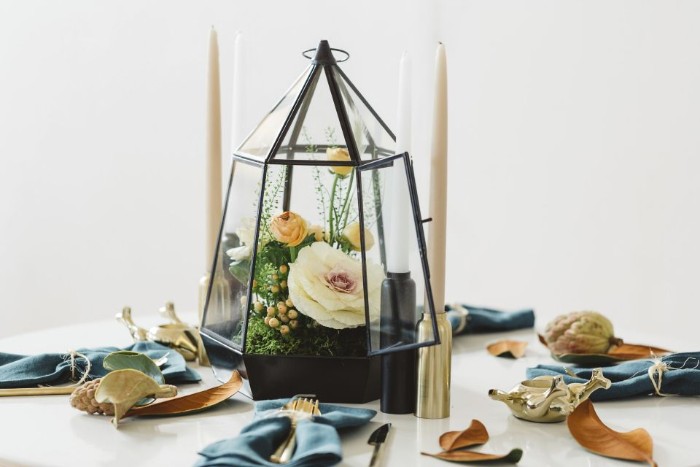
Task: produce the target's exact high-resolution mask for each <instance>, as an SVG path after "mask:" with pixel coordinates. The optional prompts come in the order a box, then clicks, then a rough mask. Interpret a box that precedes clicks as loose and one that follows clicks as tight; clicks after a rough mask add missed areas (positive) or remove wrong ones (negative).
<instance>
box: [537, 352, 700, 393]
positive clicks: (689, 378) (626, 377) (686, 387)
mask: <svg viewBox="0 0 700 467" xmlns="http://www.w3.org/2000/svg"><path fill="white" fill-rule="evenodd" d="M650 369H651V372H650ZM569 371H572V372H573V373H575V374H576V378H574V377H572V376H569V375H568V374H567V373H566V369H565V367H564V366H561V365H537V366H536V367H534V368H528V369H527V378H528V379H532V378H534V377H535V376H541V375H552V376H556V375H562V376H564V381H565V382H566V383H567V384H569V383H584V382H586V381H588V380H589V379H590V378H591V372H592V368H576V367H569ZM603 375H604V376H605V377H606V378H608V379H609V380H610V381H611V382H612V385H611V386H610V389H599V390H597V391H595V392H594V393H592V394H591V400H594V401H605V400H612V399H624V398H627V397H635V396H646V395H648V394H656V393H657V388H658V391H659V392H660V393H662V394H664V395H678V396H697V395H700V352H683V353H674V354H670V355H666V356H664V357H660V358H658V359H648V360H631V361H628V362H623V363H619V364H617V365H615V366H612V367H605V368H603Z"/></svg>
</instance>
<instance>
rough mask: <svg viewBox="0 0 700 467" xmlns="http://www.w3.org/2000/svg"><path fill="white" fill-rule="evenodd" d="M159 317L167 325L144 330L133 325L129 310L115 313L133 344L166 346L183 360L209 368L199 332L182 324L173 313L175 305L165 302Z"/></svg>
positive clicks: (126, 308) (125, 309)
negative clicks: (153, 343) (197, 362)
mask: <svg viewBox="0 0 700 467" xmlns="http://www.w3.org/2000/svg"><path fill="white" fill-rule="evenodd" d="M158 311H159V313H160V315H161V316H163V317H164V318H166V319H167V320H168V321H170V322H169V323H166V324H161V325H159V326H154V327H152V328H151V329H148V330H146V329H145V328H142V327H140V326H138V325H137V324H136V323H134V320H133V319H132V317H131V308H129V307H128V306H127V307H124V309H123V310H122V311H121V313H117V315H116V318H117V321H119V322H120V323H122V324H124V325H125V326H126V327H127V329H128V330H129V333H130V334H131V337H132V338H133V339H134V342H138V341H152V342H157V343H159V344H163V345H167V346H168V347H171V348H173V349H175V350H176V351H177V352H178V353H179V354H181V355H182V356H183V357H184V358H185V360H187V361H194V360H199V364H200V365H203V366H209V365H210V363H209V359H208V358H207V354H206V352H205V350H204V344H203V343H202V337H201V336H200V335H199V330H198V329H197V328H196V327H194V326H190V325H189V324H187V323H185V322H183V321H182V320H181V319H180V318H179V317H178V316H177V314H176V313H175V305H174V304H173V303H172V302H167V303H166V304H165V306H164V307H161V308H160V309H159V310H158Z"/></svg>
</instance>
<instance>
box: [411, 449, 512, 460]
mask: <svg viewBox="0 0 700 467" xmlns="http://www.w3.org/2000/svg"><path fill="white" fill-rule="evenodd" d="M421 454H423V455H424V456H430V457H436V458H438V459H442V460H445V461H450V462H465V463H466V462H492V461H502V462H511V463H513V464H516V463H518V462H519V461H520V458H521V457H523V451H522V449H513V450H511V451H510V452H509V453H508V454H502V455H498V454H487V453H484V452H474V451H464V450H462V451H443V452H439V453H437V454H429V453H427V452H421Z"/></svg>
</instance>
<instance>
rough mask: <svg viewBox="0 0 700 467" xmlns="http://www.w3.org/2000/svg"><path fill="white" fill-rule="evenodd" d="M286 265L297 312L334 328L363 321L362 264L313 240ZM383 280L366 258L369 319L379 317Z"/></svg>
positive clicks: (381, 275)
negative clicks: (294, 259)
mask: <svg viewBox="0 0 700 467" xmlns="http://www.w3.org/2000/svg"><path fill="white" fill-rule="evenodd" d="M289 268H290V269H289V277H288V278H287V284H288V287H289V298H290V299H291V300H292V302H294V307H295V308H296V309H297V310H298V311H299V312H300V313H303V314H305V315H306V316H308V317H310V318H313V319H315V320H316V321H318V323H319V324H321V325H322V326H326V327H329V328H333V329H344V328H355V327H358V326H364V325H365V324H366V323H365V300H364V289H363V286H362V264H361V263H360V261H359V260H356V259H354V258H351V257H350V256H348V255H346V254H345V253H343V252H342V251H340V250H338V249H335V248H333V247H332V246H330V245H329V244H328V243H326V242H316V243H313V244H311V245H309V246H307V247H305V248H302V249H301V251H299V256H297V259H296V261H294V262H293V263H292V264H290V265H289ZM383 279H384V270H383V269H382V267H381V266H379V265H377V264H374V263H370V262H369V261H368V262H367V287H368V301H369V317H370V321H375V320H377V319H378V318H379V303H380V289H381V285H382V280H383Z"/></svg>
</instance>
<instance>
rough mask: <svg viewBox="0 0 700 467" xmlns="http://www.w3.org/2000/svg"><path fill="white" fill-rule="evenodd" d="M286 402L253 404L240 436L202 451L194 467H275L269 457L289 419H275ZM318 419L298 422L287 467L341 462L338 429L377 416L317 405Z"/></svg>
mask: <svg viewBox="0 0 700 467" xmlns="http://www.w3.org/2000/svg"><path fill="white" fill-rule="evenodd" d="M286 402H288V400H287V399H277V400H270V401H261V402H258V403H256V404H255V417H254V419H253V422H252V423H250V424H249V425H247V426H246V427H244V428H243V430H241V433H240V435H238V436H237V437H236V438H232V439H224V440H221V441H217V442H215V443H212V444H210V445H209V446H207V447H205V448H204V449H202V450H201V451H200V452H199V454H200V456H202V457H201V458H200V459H199V461H198V462H197V463H196V464H195V466H196V467H205V466H206V467H213V466H236V467H245V466H260V465H264V466H277V465H278V464H275V463H273V462H270V456H271V455H272V454H273V453H274V452H275V450H277V447H278V446H279V445H280V444H281V443H282V442H283V441H284V440H285V439H286V438H287V435H288V433H289V429H290V427H291V421H290V419H289V417H284V416H283V417H279V416H276V412H277V411H278V410H279V409H280V408H281V407H282V406H283V405H284V404H285V403H286ZM319 409H320V410H321V415H316V416H314V417H313V421H312V420H302V421H300V422H298V423H297V428H296V443H297V446H296V450H295V451H294V455H293V456H292V458H291V460H290V461H289V462H288V463H287V464H285V465H286V466H289V467H311V466H326V465H335V464H337V463H338V462H340V461H341V459H342V458H343V455H342V451H341V448H340V436H339V435H338V431H337V430H338V429H342V428H349V427H356V426H362V425H364V424H366V423H367V422H369V421H370V420H371V419H372V418H373V417H374V416H375V415H376V414H377V412H376V411H374V410H370V409H362V408H352V407H343V406H340V405H331V404H320V405H319Z"/></svg>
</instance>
